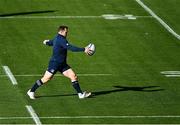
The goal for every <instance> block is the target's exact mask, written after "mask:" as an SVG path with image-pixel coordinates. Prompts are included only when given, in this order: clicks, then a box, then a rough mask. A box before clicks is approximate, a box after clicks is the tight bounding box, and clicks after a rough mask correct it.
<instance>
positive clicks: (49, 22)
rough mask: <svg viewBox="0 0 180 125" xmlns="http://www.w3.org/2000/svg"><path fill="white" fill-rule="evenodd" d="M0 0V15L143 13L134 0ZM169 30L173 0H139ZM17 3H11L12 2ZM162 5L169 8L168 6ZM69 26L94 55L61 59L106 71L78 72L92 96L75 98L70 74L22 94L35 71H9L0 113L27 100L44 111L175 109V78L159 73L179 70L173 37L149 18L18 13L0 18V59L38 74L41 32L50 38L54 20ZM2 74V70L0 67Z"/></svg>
mask: <svg viewBox="0 0 180 125" xmlns="http://www.w3.org/2000/svg"><path fill="white" fill-rule="evenodd" d="M14 2H16V4H13V3H12V2H11V1H6V0H1V1H0V5H1V6H2V7H1V8H0V16H1V17H7V16H9V15H11V16H16V17H19V16H61V15H63V16H100V15H102V14H119V15H124V14H132V15H135V16H149V14H148V13H147V12H146V11H145V10H144V9H143V8H142V7H141V6H139V5H138V4H137V3H136V2H135V1H134V0H113V1H112V0H106V1H102V0H86V1H84V0H66V1H64V0H51V1H50V0H38V1H37V0H26V2H22V0H14ZM143 2H144V3H145V4H147V5H148V6H149V7H150V8H151V9H152V10H153V11H154V12H155V13H156V14H157V15H158V16H160V17H162V19H163V20H165V21H166V22H167V23H168V24H169V25H170V26H171V27H172V28H173V29H174V30H175V31H176V32H177V33H179V32H180V25H179V23H178V22H179V20H180V18H179V17H178V16H177V15H178V14H179V11H180V9H179V8H178V6H179V4H180V3H179V1H178V0H164V3H166V4H165V6H163V5H161V6H160V3H161V1H160V0H150V1H148V0H143ZM17 5H18V6H17ZM168 10H169V11H168ZM61 24H65V25H68V26H69V27H70V32H69V36H68V40H69V41H71V43H73V44H75V45H78V46H86V45H87V44H88V43H89V42H90V41H92V42H93V43H94V44H95V45H96V48H97V51H96V54H95V55H94V56H92V57H88V56H86V55H85V54H83V53H72V52H69V54H68V63H69V64H70V65H71V67H72V68H73V69H74V70H75V71H76V73H78V74H102V73H105V74H112V75H110V76H79V81H80V84H81V87H82V88H83V90H90V91H92V93H93V96H92V98H89V99H85V100H79V99H78V98H77V96H76V95H75V92H74V90H73V89H72V86H71V84H70V81H69V80H68V79H66V78H64V77H62V76H57V77H54V79H53V80H52V81H50V82H49V83H48V85H45V86H43V87H41V88H40V89H39V90H38V91H37V95H38V97H39V98H38V99H37V100H35V101H32V100H30V99H29V98H28V97H27V96H26V91H27V90H28V89H29V88H30V87H31V86H32V84H33V83H34V82H35V81H36V80H37V79H39V78H40V77H39V76H32V77H22V76H21V77H20V76H17V77H16V79H17V81H18V85H17V86H13V85H12V84H11V82H10V80H9V79H8V78H7V77H0V83H1V84H0V88H1V91H0V95H1V96H0V118H1V117H27V116H28V117H29V116H30V115H29V114H28V112H27V110H26V108H25V106H26V105H31V106H32V107H33V108H34V110H35V111H36V113H37V114H38V116H39V117H52V116H168V115H173V116H179V115H180V108H179V105H180V100H179V98H180V84H179V80H180V79H179V78H166V77H165V76H164V75H162V74H160V72H161V71H178V70H180V63H179V58H178V57H179V56H180V49H179V46H180V41H179V40H177V39H176V38H175V37H174V36H172V35H171V34H170V33H169V32H167V30H166V29H165V28H164V27H163V26H162V25H161V24H159V22H158V21H157V20H156V19H154V18H138V19H136V20H121V19H118V20H105V19H103V18H100V19H72V18H71V19H56V18H54V19H51V18H50V19H22V18H11V19H2V18H0V29H1V30H0V34H1V35H0V40H1V43H0V63H1V66H3V65H7V66H9V68H10V69H11V71H12V72H13V74H23V75H24V74H25V75H26V74H43V73H44V71H45V70H46V68H47V65H48V60H49V58H50V55H51V47H47V46H44V45H43V44H42V41H43V40H44V39H51V38H53V37H54V36H55V34H56V29H57V27H58V26H59V25H61ZM0 73H1V75H4V74H5V73H4V72H3V69H2V68H1V70H0ZM40 120H41V122H42V123H43V124H51V123H56V124H63V123H65V124H67V123H69V124H70V123H76V124H80V123H89V124H91V123H92V124H96V123H101V124H105V123H109V124H113V123H116V124H120V123H137V124H138V123H157V124H160V123H166V124H167V123H169V124H170V123H180V118H157V117H156V118H99V119H98V118H87V119H84V118H79V119H75V118H70V119H49V118H40ZM0 123H1V124H6V123H7V124H13V123H16V124H20V123H23V124H32V123H34V121H33V120H32V119H8V120H2V119H0Z"/></svg>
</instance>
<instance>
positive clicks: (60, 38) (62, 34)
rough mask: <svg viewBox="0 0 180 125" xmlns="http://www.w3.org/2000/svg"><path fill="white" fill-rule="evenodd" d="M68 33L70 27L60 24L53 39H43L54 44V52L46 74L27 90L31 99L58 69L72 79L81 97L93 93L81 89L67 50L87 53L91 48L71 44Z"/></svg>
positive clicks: (48, 43) (49, 43) (47, 43)
mask: <svg viewBox="0 0 180 125" xmlns="http://www.w3.org/2000/svg"><path fill="white" fill-rule="evenodd" d="M67 34H68V27H67V26H60V27H59V28H58V34H57V36H56V37H55V38H54V39H53V40H44V41H43V43H44V44H45V45H48V46H53V54H52V57H51V59H50V61H49V66H48V69H47V71H46V72H45V74H44V76H43V77H42V78H41V79H39V80H37V81H36V82H35V84H34V85H33V86H32V88H31V89H30V90H29V91H28V92H27V94H28V96H29V97H30V99H35V91H36V90H37V88H39V87H40V86H41V85H43V84H44V83H47V82H48V81H49V80H51V78H52V77H53V76H54V74H56V72H57V71H59V72H61V73H62V74H63V75H64V76H65V77H67V78H69V79H70V80H71V82H72V86H73V87H74V89H75V90H76V91H77V93H78V97H79V98H80V99H83V98H87V97H89V96H90V95H91V93H89V92H83V91H82V90H81V88H80V85H79V82H78V77H77V75H76V74H75V72H74V71H73V70H72V69H71V67H70V66H69V65H68V64H67V62H66V58H67V50H71V51H73V52H85V53H86V54H88V53H91V50H90V49H89V48H88V47H85V48H79V47H75V46H73V45H71V44H69V42H68V41H67V40H66V37H67Z"/></svg>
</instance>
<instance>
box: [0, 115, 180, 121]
mask: <svg viewBox="0 0 180 125" xmlns="http://www.w3.org/2000/svg"><path fill="white" fill-rule="evenodd" d="M31 118H32V117H0V119H4V120H9V119H31ZM33 118H38V119H39V118H40V119H128V118H180V115H152V116H148V115H144V116H143V115H137V116H136V115H135V116H50V117H48V116H47V117H37V116H36V117H35V116H33Z"/></svg>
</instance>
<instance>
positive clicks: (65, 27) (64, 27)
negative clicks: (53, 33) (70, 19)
mask: <svg viewBox="0 0 180 125" xmlns="http://www.w3.org/2000/svg"><path fill="white" fill-rule="evenodd" d="M65 29H68V26H64V25H62V26H59V28H58V31H62V30H65Z"/></svg>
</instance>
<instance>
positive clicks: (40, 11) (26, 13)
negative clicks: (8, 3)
mask: <svg viewBox="0 0 180 125" xmlns="http://www.w3.org/2000/svg"><path fill="white" fill-rule="evenodd" d="M53 12H56V10H44V11H42V10H39V11H29V12H18V13H7V14H0V17H9V16H21V15H30V14H41V13H53Z"/></svg>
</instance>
